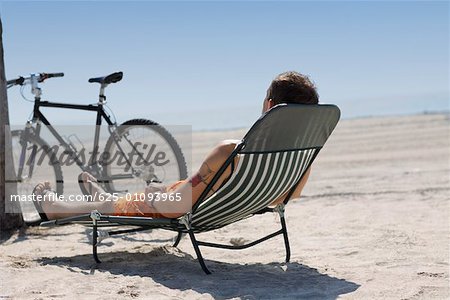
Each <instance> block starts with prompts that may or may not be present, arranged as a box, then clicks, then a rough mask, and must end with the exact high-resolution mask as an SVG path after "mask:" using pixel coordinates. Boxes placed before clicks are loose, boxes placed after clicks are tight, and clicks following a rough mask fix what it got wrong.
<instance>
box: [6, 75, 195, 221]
mask: <svg viewBox="0 0 450 300" xmlns="http://www.w3.org/2000/svg"><path fill="white" fill-rule="evenodd" d="M63 76H64V73H36V74H31V75H30V76H29V77H18V78H15V79H12V80H8V81H7V88H8V89H9V88H11V87H13V86H22V87H24V86H26V85H30V86H31V93H32V94H33V95H34V101H33V102H34V108H33V112H32V117H31V118H30V119H29V120H28V121H27V122H26V125H25V128H24V129H21V130H13V131H11V136H12V141H13V153H14V168H15V174H16V178H15V181H16V182H17V185H18V191H19V194H22V195H30V194H31V192H32V189H33V187H34V186H35V185H36V184H37V183H38V182H42V181H43V180H47V181H50V183H51V184H52V186H53V187H54V189H55V191H56V193H57V194H59V195H62V194H63V193H64V180H63V172H62V168H61V161H60V160H59V158H58V156H57V153H56V151H55V147H54V146H51V145H50V144H49V143H47V142H46V141H45V140H44V139H43V138H42V137H41V136H40V134H41V129H42V124H43V125H45V126H46V128H48V130H49V132H50V133H51V135H53V137H55V138H56V140H57V141H58V143H59V145H57V148H56V150H59V147H62V149H63V153H64V154H65V155H67V157H69V158H71V159H73V161H74V162H75V164H76V165H77V166H78V167H79V168H80V169H81V170H82V171H87V172H89V173H91V174H93V175H94V176H95V177H96V178H97V179H98V181H99V183H101V184H102V185H103V187H104V188H105V190H106V191H107V192H110V193H125V192H128V191H130V187H132V189H133V191H134V192H136V191H139V190H144V188H145V186H147V185H148V184H149V183H151V182H164V181H167V180H169V179H168V175H167V174H168V168H169V167H170V166H166V167H165V166H161V165H155V164H154V162H152V161H150V157H148V155H147V156H144V155H145V153H144V151H143V150H144V149H145V146H146V145H148V142H153V145H155V143H158V145H162V146H161V147H162V148H163V150H164V151H165V152H164V153H165V154H166V155H168V157H169V158H168V159H167V161H169V160H175V161H174V162H173V161H172V164H171V166H172V169H171V171H172V173H171V174H172V177H173V178H171V179H170V180H172V181H175V180H182V179H185V178H186V177H187V167H186V161H185V158H184V155H183V153H182V151H181V148H180V146H179V145H178V143H177V141H176V140H175V139H174V137H173V136H172V135H171V133H169V131H168V130H167V129H165V128H164V127H163V126H161V125H159V124H158V123H156V122H154V121H151V120H148V119H132V120H129V121H126V122H124V123H122V124H121V125H117V122H116V120H115V116H114V113H113V112H112V111H111V110H110V109H109V110H110V112H111V114H112V115H113V116H114V120H113V119H112V118H111V115H110V114H108V112H107V111H106V110H105V108H106V107H107V106H106V96H105V89H106V87H107V86H108V85H109V84H112V83H117V82H119V81H120V80H122V78H123V73H122V72H116V73H112V74H109V75H107V76H103V77H96V78H90V79H89V80H88V82H90V83H99V84H100V92H99V98H98V101H97V103H96V104H88V105H85V104H71V103H59V102H50V101H43V100H41V95H42V90H41V88H40V86H39V84H40V83H43V82H44V81H45V80H47V79H50V78H56V77H63ZM22 96H23V93H22ZM23 97H24V96H23ZM24 98H25V97H24ZM25 99H26V98H25ZM41 107H53V108H60V109H70V110H85V111H92V112H95V113H96V114H97V118H96V123H95V125H96V127H95V132H94V141H93V148H92V149H93V151H92V156H91V158H90V159H89V161H86V160H85V159H81V158H80V157H81V155H80V154H81V151H82V150H83V151H84V145H82V150H80V149H78V148H77V147H76V145H75V142H76V140H78V142H79V144H82V142H81V141H80V139H79V138H78V137H77V136H76V135H72V136H69V137H65V138H63V136H61V135H60V134H59V133H58V130H57V129H56V128H55V127H54V126H52V125H51V124H50V122H49V121H48V119H47V118H46V117H45V115H44V114H43V113H42V112H41V110H40V108H41ZM102 120H104V121H105V122H106V123H107V128H108V132H109V137H108V140H107V142H106V144H105V150H104V151H103V153H100V152H99V140H100V127H101V125H102ZM152 135H153V136H152ZM71 138H72V139H71ZM73 139H75V141H74V140H73ZM156 139H159V140H156ZM140 145H144V146H143V149H142V150H141V149H139V146H140ZM169 152H172V153H169ZM117 153H118V154H119V157H121V158H123V160H125V163H124V162H123V161H122V162H121V163H122V164H121V165H120V164H119V163H118V162H114V161H112V162H111V161H110V162H109V163H104V159H103V158H102V155H103V156H108V154H109V155H111V154H114V155H116V154H117ZM100 154H102V155H100ZM105 154H106V155H105ZM38 155H40V156H38ZM134 157H136V158H137V159H136V160H134V159H133V158H134ZM138 161H139V164H138ZM47 166H48V168H47ZM173 166H174V167H173ZM174 168H175V169H176V170H175V172H176V174H175V175H173V174H174V170H173V169H174ZM21 204H22V209H23V210H24V207H23V203H21ZM29 209H30V208H28V210H29ZM25 210H26V208H25ZM24 218H25V217H24Z"/></svg>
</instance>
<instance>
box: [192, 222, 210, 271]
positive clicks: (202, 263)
mask: <svg viewBox="0 0 450 300" xmlns="http://www.w3.org/2000/svg"><path fill="white" fill-rule="evenodd" d="M189 237H190V238H191V242H192V246H193V247H194V250H195V254H196V255H197V259H198V262H199V263H200V266H201V267H202V269H203V271H204V272H205V273H206V274H207V275H209V274H211V272H210V271H209V270H208V268H207V267H206V264H205V261H204V260H203V256H202V253H201V252H200V248H199V247H198V243H197V240H196V239H195V236H194V232H192V230H191V229H190V230H189Z"/></svg>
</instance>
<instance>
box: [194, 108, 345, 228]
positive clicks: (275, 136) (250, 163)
mask: <svg viewBox="0 0 450 300" xmlns="http://www.w3.org/2000/svg"><path fill="white" fill-rule="evenodd" d="M339 117H340V111H339V108H338V107H337V106H335V105H301V104H280V105H277V106H275V107H273V108H272V109H271V110H270V111H268V112H267V113H266V114H264V115H263V116H262V117H261V118H260V119H259V120H258V121H257V122H256V123H255V124H254V125H253V126H252V128H251V129H250V130H249V131H248V132H247V134H246V135H245V137H244V138H243V140H242V144H241V146H240V147H239V149H237V150H236V151H235V152H234V153H233V154H232V156H231V157H230V159H228V160H227V163H226V164H228V163H230V162H231V161H232V158H234V157H235V156H236V155H238V156H239V160H238V163H237V166H236V168H235V170H234V172H233V174H232V175H231V177H230V179H229V180H228V181H227V182H226V183H225V184H224V185H223V186H222V187H221V188H220V189H219V190H217V191H216V192H215V193H214V194H212V195H211V196H209V197H205V198H204V199H199V202H200V203H198V204H197V205H196V206H195V207H194V210H193V212H192V226H193V228H195V229H196V230H198V231H203V230H211V229H216V228H220V227H222V226H225V225H228V224H231V223H233V222H236V221H238V220H241V219H244V218H247V217H249V216H251V215H252V214H254V213H255V212H257V211H259V210H261V209H263V208H265V207H267V206H268V205H269V204H271V203H272V202H273V201H274V200H276V199H277V198H278V197H280V196H281V195H283V194H285V193H286V192H288V191H290V190H291V189H293V188H295V186H296V185H297V183H298V182H299V181H300V180H301V178H302V176H303V174H304V173H305V171H306V170H307V169H308V167H309V166H310V165H311V164H312V162H313V161H314V159H315V157H316V156H317V154H318V153H319V151H320V149H321V148H322V147H323V145H324V144H325V142H326V140H327V139H328V137H329V136H330V134H331V132H332V131H333V129H334V128H335V127H336V124H337V122H338V121H339ZM225 167H226V165H224V166H223V168H221V170H224V169H225ZM220 175H221V174H217V175H216V176H217V177H219V176H220ZM212 184H214V180H213V182H212ZM212 184H210V185H212ZM209 188H210V186H208V187H207V191H208V190H209Z"/></svg>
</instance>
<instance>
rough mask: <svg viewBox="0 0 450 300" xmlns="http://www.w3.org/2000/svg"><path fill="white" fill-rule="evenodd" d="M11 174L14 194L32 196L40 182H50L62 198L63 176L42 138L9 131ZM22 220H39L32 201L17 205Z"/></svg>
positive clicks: (18, 131)
mask: <svg viewBox="0 0 450 300" xmlns="http://www.w3.org/2000/svg"><path fill="white" fill-rule="evenodd" d="M11 138H12V152H13V165H14V174H15V176H16V178H15V179H16V182H17V194H18V195H19V196H22V195H25V196H27V195H31V193H32V191H33V188H34V187H35V186H36V185H37V184H38V183H40V182H44V181H49V182H50V185H51V187H52V189H53V190H55V191H56V192H57V194H58V195H62V194H63V174H62V170H61V166H60V164H59V161H58V160H57V157H56V155H55V154H54V153H53V152H52V151H51V148H50V146H49V145H48V144H47V143H46V142H45V141H43V140H42V139H41V138H39V137H36V136H33V135H31V134H27V133H26V132H25V130H13V131H11ZM20 206H21V210H22V215H23V219H24V221H25V222H26V223H28V224H34V223H39V221H40V220H41V219H42V218H41V216H40V214H39V213H38V211H37V210H36V208H35V205H34V204H33V203H32V202H31V201H21V202H20Z"/></svg>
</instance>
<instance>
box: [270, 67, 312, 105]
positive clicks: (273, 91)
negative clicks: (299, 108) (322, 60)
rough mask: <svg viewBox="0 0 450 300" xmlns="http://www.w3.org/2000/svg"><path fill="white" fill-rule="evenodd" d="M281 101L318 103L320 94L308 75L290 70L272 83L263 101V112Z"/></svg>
mask: <svg viewBox="0 0 450 300" xmlns="http://www.w3.org/2000/svg"><path fill="white" fill-rule="evenodd" d="M281 103H296V104H317V103H319V95H318V94H317V91H316V87H315V86H314V83H312V82H311V80H310V79H309V78H308V76H306V75H302V74H300V73H298V72H294V71H290V72H284V73H281V74H280V75H278V76H277V77H276V78H275V79H274V80H273V81H272V83H271V84H270V86H269V89H268V90H267V96H266V98H265V99H264V103H263V112H266V111H268V110H269V109H270V108H272V107H273V106H275V105H277V104H281Z"/></svg>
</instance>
